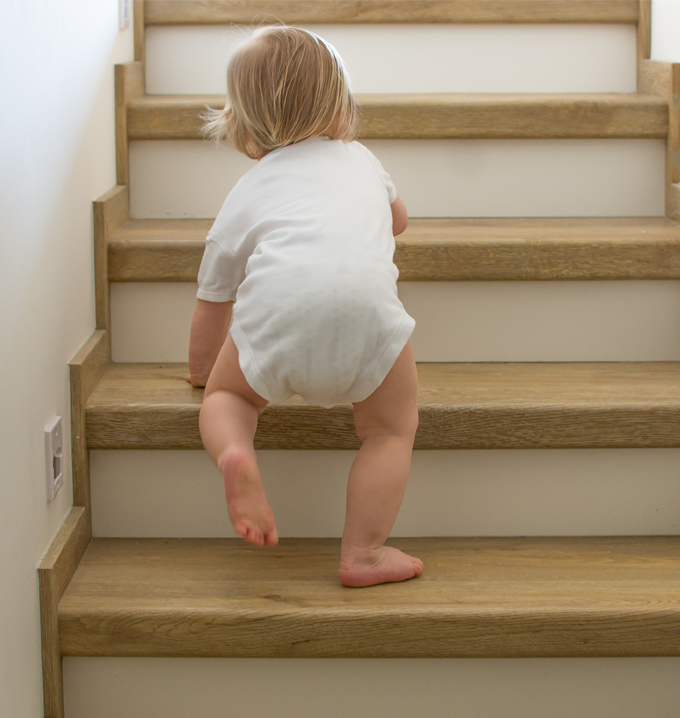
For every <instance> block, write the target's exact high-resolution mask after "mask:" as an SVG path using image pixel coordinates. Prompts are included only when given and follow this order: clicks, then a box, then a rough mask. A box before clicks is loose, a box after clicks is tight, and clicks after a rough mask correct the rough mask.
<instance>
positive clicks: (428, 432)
mask: <svg viewBox="0 0 680 718" xmlns="http://www.w3.org/2000/svg"><path fill="white" fill-rule="evenodd" d="M186 374H187V366H186V365H185V364H112V365H111V366H110V368H109V369H108V370H107V372H106V374H105V376H104V378H103V379H102V381H101V382H100V384H99V385H98V387H97V389H96V390H95V392H94V393H93V394H92V396H91V397H90V400H89V401H88V404H87V437H88V445H89V447H90V448H92V449H200V448H201V446H202V444H201V438H200V435H199V432H198V413H199V410H200V405H201V401H202V398H203V391H202V390H201V389H196V388H194V387H191V386H190V385H189V384H188V383H187V382H186V381H185V380H184V377H185V376H186ZM418 374H419V391H418V404H419V410H420V426H419V429H418V434H417V436H416V442H415V448H416V449H501V448H503V449H510V448H516V449H520V448H521V449H529V448H535V449H537V448H615V447H618V448H625V447H631V448H642V447H648V448H652V447H677V446H680V362H649V363H625V362H620V363H604V362H602V363H568V364H567V363H556V364H539V363H529V364H484V363H479V364H420V365H419V366H418ZM255 445H256V448H260V449H356V448H358V446H359V442H358V439H357V438H356V434H355V432H354V423H353V418H352V407H351V406H349V405H347V406H337V407H335V408H333V409H330V410H326V409H322V408H320V407H315V406H308V405H306V404H304V403H303V401H302V400H301V399H300V398H299V397H297V396H296V397H293V398H292V399H290V400H289V401H288V402H286V403H284V404H272V405H271V406H270V407H269V408H268V409H267V410H266V411H265V412H264V414H263V415H262V416H261V417H260V422H259V425H258V431H257V435H256V438H255Z"/></svg>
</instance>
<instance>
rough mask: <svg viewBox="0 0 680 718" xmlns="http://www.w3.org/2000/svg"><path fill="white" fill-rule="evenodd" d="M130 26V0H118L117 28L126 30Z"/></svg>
mask: <svg viewBox="0 0 680 718" xmlns="http://www.w3.org/2000/svg"><path fill="white" fill-rule="evenodd" d="M129 27H130V0H118V28H119V29H120V30H127V29H128V28H129Z"/></svg>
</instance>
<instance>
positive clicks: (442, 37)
mask: <svg viewBox="0 0 680 718" xmlns="http://www.w3.org/2000/svg"><path fill="white" fill-rule="evenodd" d="M303 27H307V28H308V29H310V30H312V31H313V32H316V33H317V34H319V35H321V37H323V38H324V39H326V40H328V42H330V43H332V44H333V45H334V46H335V48H336V49H337V50H338V52H339V53H340V55H341V56H342V58H343V60H344V61H345V64H346V66H347V69H348V71H349V73H350V75H351V77H352V86H353V89H354V91H355V92H357V93H361V92H635V89H636V88H635V57H636V53H635V27H634V26H632V25H571V24H568V25H454V24H441V25H304V26H303ZM246 32H247V31H246V30H245V29H244V28H243V27H232V28H229V27H221V26H213V27H205V26H204V27H149V28H147V30H146V62H147V69H146V77H147V92H149V93H151V94H191V93H206V94H210V93H224V92H226V66H227V62H228V60H229V57H230V56H231V53H232V46H233V45H234V43H235V42H238V41H239V40H240V39H241V38H242V37H243V36H244V34H245V33H246ZM539 58H540V61H539Z"/></svg>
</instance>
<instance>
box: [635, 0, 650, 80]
mask: <svg viewBox="0 0 680 718" xmlns="http://www.w3.org/2000/svg"><path fill="white" fill-rule="evenodd" d="M651 54H652V0H640V15H639V18H638V26H637V59H638V68H639V67H640V61H642V60H649V58H650V57H651Z"/></svg>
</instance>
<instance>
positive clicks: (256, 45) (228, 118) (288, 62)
mask: <svg viewBox="0 0 680 718" xmlns="http://www.w3.org/2000/svg"><path fill="white" fill-rule="evenodd" d="M204 118H205V119H206V120H207V121H206V124H205V127H204V130H203V131H204V133H205V135H206V136H208V137H210V138H212V139H214V140H216V141H217V142H220V141H222V140H224V139H225V138H229V139H230V140H231V141H232V142H233V143H234V146H235V147H236V149H237V150H239V152H243V153H244V154H246V155H248V157H251V158H252V159H260V158H261V157H264V155H266V154H267V153H268V152H271V151H272V150H275V149H277V148H279V147H286V146H287V145H292V144H295V143H296V142H302V140H306V139H309V138H310V137H317V136H319V135H325V136H327V137H330V139H341V140H344V141H345V142H349V141H351V140H353V139H355V138H356V136H357V125H358V116H357V107H356V102H355V100H354V96H353V95H352V91H351V89H350V85H349V78H348V77H347V73H346V72H345V67H344V64H343V62H342V59H341V58H340V56H339V55H338V53H337V52H336V51H335V49H334V48H333V47H332V46H331V45H330V44H329V43H327V42H326V41H325V40H322V39H321V38H320V37H318V36H317V35H315V34H314V33H311V32H308V31H307V30H302V29H300V28H296V27H286V26H272V27H266V28H260V29H258V30H256V31H255V32H254V33H253V35H252V37H251V38H249V39H247V40H245V41H244V42H243V43H242V44H241V45H240V46H239V48H238V49H237V51H236V53H235V54H234V55H233V56H232V58H231V61H230V63H229V67H228V69H227V106H226V107H225V108H224V110H208V113H207V115H205V117H204Z"/></svg>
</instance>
